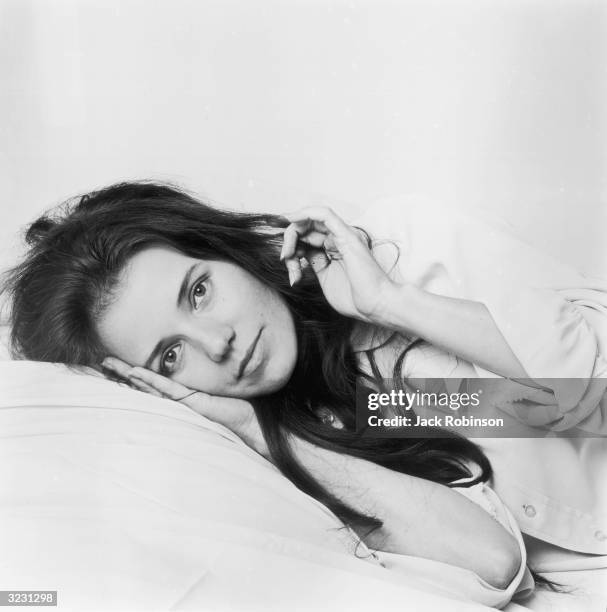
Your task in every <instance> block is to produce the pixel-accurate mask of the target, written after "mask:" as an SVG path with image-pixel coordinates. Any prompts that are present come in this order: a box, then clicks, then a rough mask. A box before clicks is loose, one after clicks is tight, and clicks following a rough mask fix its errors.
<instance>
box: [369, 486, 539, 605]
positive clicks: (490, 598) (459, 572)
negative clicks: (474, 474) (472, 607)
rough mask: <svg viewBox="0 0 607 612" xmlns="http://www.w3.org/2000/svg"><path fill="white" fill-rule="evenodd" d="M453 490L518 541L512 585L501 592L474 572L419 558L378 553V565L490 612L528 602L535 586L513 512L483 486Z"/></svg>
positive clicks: (455, 488) (489, 489) (454, 488)
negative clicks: (517, 564)
mask: <svg viewBox="0 0 607 612" xmlns="http://www.w3.org/2000/svg"><path fill="white" fill-rule="evenodd" d="M452 488H453V490H454V491H457V492H458V493H461V494H462V495H464V496H465V497H467V498H468V499H470V500H471V501H472V502H474V503H475V504H477V505H479V506H480V507H481V508H483V509H484V510H485V511H486V512H488V513H489V514H490V515H491V516H492V517H493V518H494V519H495V520H496V521H498V522H499V523H500V524H501V525H502V526H503V527H504V528H505V529H506V530H507V531H508V532H509V533H510V534H512V536H513V537H514V538H515V539H516V541H517V543H518V546H519V551H520V556H521V563H520V566H519V569H518V571H517V573H516V575H515V576H514V578H513V579H512V580H511V582H510V584H508V585H507V586H506V587H505V588H502V589H500V588H497V587H495V586H492V585H491V584H489V583H488V582H487V581H485V580H483V579H482V578H481V577H480V576H478V574H476V573H475V572H473V571H472V570H468V569H464V568H461V567H456V566H454V565H450V564H448V563H442V562H438V561H433V560H429V559H423V558H420V557H410V556H408V555H400V554H396V553H387V552H384V551H378V552H377V555H378V559H379V561H380V562H381V563H382V565H383V566H384V567H385V568H386V569H388V570H390V571H396V572H403V573H405V574H407V575H415V577H416V579H417V580H418V581H420V583H428V584H429V585H430V586H431V587H432V588H433V589H435V590H440V591H444V592H446V593H448V594H449V595H450V596H451V597H456V598H461V599H463V600H467V601H469V600H472V601H474V602H477V603H480V604H483V605H485V606H490V607H491V608H503V607H504V606H506V605H507V604H508V603H509V602H510V601H512V600H514V601H520V600H522V599H525V598H527V597H528V596H529V595H531V594H532V593H533V591H534V589H535V582H534V580H533V576H532V575H531V572H530V571H529V568H528V567H527V552H526V549H525V544H524V542H523V537H522V535H521V531H520V529H519V527H518V525H517V523H516V520H515V519H514V517H513V516H512V514H511V513H510V511H509V510H508V509H507V508H506V506H505V505H504V504H503V503H502V501H501V500H500V499H499V497H498V496H497V495H496V494H495V492H494V491H493V490H492V489H491V488H490V487H488V486H487V485H485V484H484V483H479V484H476V485H473V486H472V487H464V486H462V487H452Z"/></svg>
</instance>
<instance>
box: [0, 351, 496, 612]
mask: <svg viewBox="0 0 607 612" xmlns="http://www.w3.org/2000/svg"><path fill="white" fill-rule="evenodd" d="M0 432H2V435H1V443H0V495H1V496H2V503H1V504H0V549H1V550H2V551H3V554H2V568H1V573H2V583H3V585H4V587H3V588H11V589H12V588H15V589H53V590H58V591H59V603H60V605H59V609H65V610H67V609H71V610H82V609H103V610H113V609H122V610H136V609H145V610H162V609H165V610H166V609H174V610H188V609H205V610H245V609H246V610H281V611H282V610H285V609H288V610H311V609H314V610H362V609H366V610H368V609H381V610H402V609H403V608H405V609H411V610H419V609H424V610H445V609H449V610H461V611H463V612H473V611H475V610H484V609H488V608H486V607H485V606H484V605H480V604H475V603H473V598H475V597H477V596H478V597H480V600H478V601H483V602H484V603H485V604H488V605H501V604H502V603H503V602H502V600H503V593H501V592H500V593H498V594H491V593H489V594H487V593H485V592H483V591H482V590H481V591H478V590H477V591H475V589H474V585H475V583H476V581H477V577H476V576H475V575H474V574H472V573H471V572H467V571H465V570H459V569H458V568H454V567H451V566H448V565H445V564H441V563H435V562H432V561H423V560H420V559H417V558H414V557H402V558H401V559H400V563H401V565H400V566H399V567H394V568H392V570H393V571H391V569H390V568H387V567H382V566H381V565H380V564H379V562H378V560H377V557H374V556H373V555H371V553H370V552H369V551H368V550H367V549H366V547H365V546H364V545H363V544H361V543H360V542H359V541H358V539H357V538H356V537H355V536H353V534H352V533H351V532H349V531H348V530H346V529H344V528H343V527H342V525H341V523H340V522H339V520H338V519H337V518H336V517H335V516H334V515H333V514H332V513H331V512H329V511H328V510H327V509H326V508H325V507H324V506H322V505H321V504H319V503H318V502H316V501H315V500H314V499H312V498H310V497H309V496H307V495H305V494H303V493H301V492H300V491H299V490H297V489H296V488H295V487H294V486H293V485H292V484H291V483H290V482H289V481H288V480H287V479H286V478H284V477H283V476H282V475H281V474H280V473H279V472H278V471H277V470H276V469H275V468H274V466H272V464H270V463H269V462H267V461H265V459H263V458H262V457H260V456H259V455H257V454H256V453H254V452H253V451H251V450H250V449H249V448H248V447H247V446H246V445H245V444H244V443H243V442H241V441H240V440H239V439H238V438H237V437H236V436H235V435H234V434H232V433H231V432H230V431H229V430H227V429H225V428H224V427H222V426H219V425H217V424H215V423H212V422H211V421H209V420H207V419H205V418H204V417H202V416H200V415H199V414H197V413H195V412H193V411H191V410H190V409H188V408H187V407H185V406H184V405H182V404H179V403H176V402H172V401H169V400H162V399H158V398H155V397H152V396H150V395H146V394H144V393H141V392H138V391H134V390H131V389H129V388H127V387H125V386H123V385H118V384H116V383H112V382H110V381H107V380H105V379H103V378H101V377H99V376H93V375H90V374H84V373H81V372H77V371H71V370H70V369H68V368H67V367H65V366H60V365H54V364H44V363H34V362H23V361H21V362H20V361H12V362H11V361H6V362H2V363H0ZM471 585H472V586H471Z"/></svg>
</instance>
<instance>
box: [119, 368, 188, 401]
mask: <svg viewBox="0 0 607 612" xmlns="http://www.w3.org/2000/svg"><path fill="white" fill-rule="evenodd" d="M128 377H129V379H130V380H132V379H137V380H141V381H143V382H144V383H146V384H147V385H149V386H150V387H153V388H154V389H156V390H157V391H160V393H162V394H163V395H165V396H166V397H168V398H170V399H175V400H178V399H179V398H181V397H183V396H185V395H187V394H188V393H189V392H190V391H191V389H189V388H188V387H185V386H184V385H181V384H179V383H178V382H175V381H174V380H171V379H170V378H167V377H166V376H162V375H161V374H157V373H156V372H152V370H148V369H147V368H140V367H135V368H131V370H130V371H129V373H128Z"/></svg>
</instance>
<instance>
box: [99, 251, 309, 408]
mask: <svg viewBox="0 0 607 612" xmlns="http://www.w3.org/2000/svg"><path fill="white" fill-rule="evenodd" d="M98 332H99V334H100V336H101V340H102V342H103V343H104V345H105V347H106V349H107V351H108V355H112V356H115V357H118V358H119V359H122V360H124V361H126V362H128V363H130V364H131V365H133V366H143V367H147V368H150V369H152V370H154V371H155V372H159V373H160V374H164V375H165V376H168V377H170V378H172V379H173V380H176V381H177V382H179V383H181V384H183V385H185V386H186V387H189V388H191V389H197V390H199V391H204V392H206V393H211V394H213V395H223V396H227V397H239V398H250V397H255V396H259V395H264V394H267V393H270V392H272V391H276V390H277V389H279V388H281V387H282V386H284V385H285V384H286V382H287V381H288V380H289V377H290V376H291V373H292V372H293V369H294V367H295V362H296V358H297V339H296V335H295V326H294V323H293V318H292V316H291V313H290V311H289V309H288V308H287V305H286V303H285V302H284V300H283V298H282V297H281V296H280V295H279V294H278V293H277V292H275V291H274V290H272V289H270V288H269V287H268V286H266V285H264V284H263V283H262V282H261V281H259V280H258V279H257V278H256V277H254V276H253V275H251V274H249V273H248V272H247V271H245V270H244V269H243V268H241V267H240V266H237V265H236V264H233V263H227V262H223V261H207V260H200V259H194V258H192V257H188V256H187V255H183V254H182V253H180V252H179V251H176V250H174V249H171V248H169V247H163V246H154V247H149V248H147V249H145V250H143V251H141V252H139V253H138V254H136V255H135V256H133V257H132V258H131V260H130V261H129V263H128V265H127V266H126V267H125V269H124V270H123V272H122V274H121V278H120V281H119V283H118V285H117V287H116V289H115V292H114V299H113V300H112V301H111V303H110V305H109V306H108V307H107V309H106V310H105V312H104V313H103V315H102V316H101V319H100V321H99V322H98Z"/></svg>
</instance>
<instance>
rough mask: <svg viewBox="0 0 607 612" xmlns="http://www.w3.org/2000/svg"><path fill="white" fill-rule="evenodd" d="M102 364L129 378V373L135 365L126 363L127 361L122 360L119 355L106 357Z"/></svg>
mask: <svg viewBox="0 0 607 612" xmlns="http://www.w3.org/2000/svg"><path fill="white" fill-rule="evenodd" d="M101 365H102V366H103V367H104V368H107V369H108V370H111V371H112V372H115V373H116V374H118V375H119V376H121V377H122V378H128V373H129V371H130V370H131V369H132V367H133V366H131V365H130V364H128V363H126V361H122V360H121V359H118V358H117V357H106V358H105V359H104V360H103V361H102V363H101Z"/></svg>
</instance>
